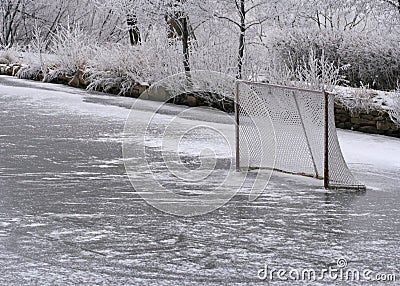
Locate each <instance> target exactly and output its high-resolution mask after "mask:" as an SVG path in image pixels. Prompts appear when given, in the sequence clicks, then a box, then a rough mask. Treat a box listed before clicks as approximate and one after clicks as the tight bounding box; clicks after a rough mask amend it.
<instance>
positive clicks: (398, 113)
mask: <svg viewBox="0 0 400 286" xmlns="http://www.w3.org/2000/svg"><path fill="white" fill-rule="evenodd" d="M392 100H393V102H392V106H391V108H389V116H390V119H391V120H392V121H393V122H394V123H396V125H397V126H399V127H400V86H398V87H397V89H396V91H395V92H394V93H393V98H392Z"/></svg>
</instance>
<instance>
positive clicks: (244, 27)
mask: <svg viewBox="0 0 400 286" xmlns="http://www.w3.org/2000/svg"><path fill="white" fill-rule="evenodd" d="M271 2H274V1H270V2H268V1H264V0H222V1H218V2H216V1H210V2H208V3H207V4H208V5H209V6H207V4H199V5H200V6H201V7H202V8H203V10H206V11H209V13H211V15H212V16H213V17H215V18H217V19H219V20H221V21H223V22H225V23H226V24H227V25H230V26H231V27H232V29H234V30H235V31H236V35H237V40H238V52H237V53H238V56H237V57H238V59H237V74H236V77H237V78H238V79H241V78H242V77H243V66H244V60H245V52H246V45H247V37H248V33H249V31H250V30H251V29H253V28H255V27H257V26H259V27H261V26H262V25H263V23H264V22H266V21H267V20H268V19H271V13H270V12H271V10H270V5H271ZM221 36H223V35H221Z"/></svg>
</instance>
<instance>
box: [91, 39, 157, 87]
mask: <svg viewBox="0 0 400 286" xmlns="http://www.w3.org/2000/svg"><path fill="white" fill-rule="evenodd" d="M94 55H95V56H94V58H93V60H91V62H90V63H91V69H90V71H89V74H90V76H89V81H90V85H89V87H88V88H89V89H92V90H101V91H105V92H110V91H118V93H119V94H120V95H124V94H126V93H128V92H129V91H130V90H131V89H132V88H133V87H134V86H136V85H137V84H143V83H144V82H146V81H148V80H149V79H150V78H151V77H152V71H153V70H154V68H152V67H153V66H154V63H153V62H152V59H151V57H150V55H149V53H147V52H146V51H145V48H144V47H142V46H132V47H126V46H123V45H119V44H115V45H112V46H108V47H96V48H95V52H94Z"/></svg>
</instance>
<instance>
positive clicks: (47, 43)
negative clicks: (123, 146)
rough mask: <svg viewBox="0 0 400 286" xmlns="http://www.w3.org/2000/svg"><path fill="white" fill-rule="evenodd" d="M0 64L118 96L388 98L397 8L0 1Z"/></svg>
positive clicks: (355, 3) (257, 0)
mask: <svg viewBox="0 0 400 286" xmlns="http://www.w3.org/2000/svg"><path fill="white" fill-rule="evenodd" d="M0 29H1V30H0V61H2V62H3V63H6V62H10V63H12V62H16V61H21V58H23V57H24V59H23V60H22V61H24V63H25V64H27V65H28V66H29V67H26V68H25V70H22V71H21V74H23V73H35V72H39V71H40V72H42V73H43V77H44V78H45V79H50V80H51V78H54V77H56V76H58V75H59V74H60V73H63V74H67V75H73V74H75V73H76V72H77V71H82V72H83V73H84V74H85V75H86V77H87V80H88V83H89V85H90V87H91V88H93V89H101V90H107V89H108V90H110V89H113V88H115V87H118V88H119V90H122V91H124V90H125V91H126V90H128V89H130V88H132V86H134V85H135V84H136V83H143V82H148V83H152V82H155V81H157V80H160V79H162V78H165V77H167V76H169V75H171V74H174V73H177V72H183V71H186V72H190V71H191V70H214V71H220V72H223V73H226V74H229V75H232V76H233V77H237V78H245V79H258V80H267V81H270V82H274V83H286V82H293V81H305V82H309V83H314V84H315V85H319V84H347V85H350V86H355V87H359V86H369V87H372V88H377V89H382V90H394V89H396V87H397V86H398V82H399V74H400V0H369V1H368V0H364V1H362V0H338V1H334V0H328V1H315V0H309V1H305V0H282V1H277V0H202V1H197V0H116V1H111V0H86V1H83V0H1V2H0Z"/></svg>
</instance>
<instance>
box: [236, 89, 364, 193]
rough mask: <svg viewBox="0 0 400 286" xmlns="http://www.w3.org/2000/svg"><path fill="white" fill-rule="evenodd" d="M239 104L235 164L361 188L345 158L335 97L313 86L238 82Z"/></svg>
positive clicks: (333, 185) (333, 184)
mask: <svg viewBox="0 0 400 286" xmlns="http://www.w3.org/2000/svg"><path fill="white" fill-rule="evenodd" d="M237 103H238V106H239V107H238V109H237V110H238V113H237V118H238V121H239V124H238V126H239V128H238V131H239V132H238V168H250V169H251V168H269V169H274V170H280V171H283V172H288V173H293V174H301V175H305V176H312V177H316V178H320V179H322V178H324V177H325V178H326V179H327V184H328V186H329V187H337V188H342V187H343V188H363V187H364V186H362V185H360V184H359V183H358V182H357V181H356V180H355V178H354V176H353V175H352V174H351V172H350V170H349V168H348V167H347V164H346V162H345V160H344V158H343V155H342V152H341V149H340V145H339V142H338V138H337V134H336V127H335V119H334V99H333V96H328V97H327V99H326V98H325V96H324V94H323V93H322V92H317V91H311V90H304V89H296V88H289V87H283V86H275V85H269V84H261V83H252V82H238V86H237ZM326 104H328V106H327V110H329V112H328V113H329V114H328V117H326V116H325V115H326V114H325V110H326ZM326 118H328V119H329V120H328V144H327V145H328V152H325V150H326V148H325V147H326V144H325V137H326V136H325V134H326V129H325V121H326ZM326 155H328V156H327V164H325V157H326Z"/></svg>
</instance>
